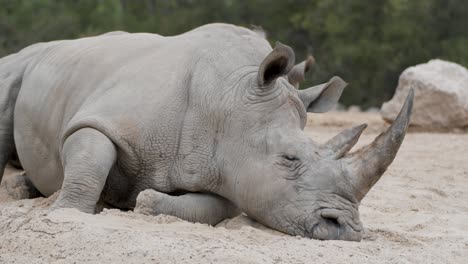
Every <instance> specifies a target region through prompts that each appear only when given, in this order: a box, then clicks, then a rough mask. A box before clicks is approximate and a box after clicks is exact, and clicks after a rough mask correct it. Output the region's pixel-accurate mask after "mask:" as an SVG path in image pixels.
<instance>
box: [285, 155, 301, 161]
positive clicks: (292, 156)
mask: <svg viewBox="0 0 468 264" xmlns="http://www.w3.org/2000/svg"><path fill="white" fill-rule="evenodd" d="M281 157H282V158H283V159H285V160H288V161H298V160H299V158H298V157H296V156H294V155H288V154H283V155H282V156H281Z"/></svg>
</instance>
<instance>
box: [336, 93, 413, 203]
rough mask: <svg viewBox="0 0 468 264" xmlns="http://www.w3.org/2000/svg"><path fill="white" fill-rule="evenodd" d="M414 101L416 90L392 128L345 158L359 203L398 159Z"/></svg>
mask: <svg viewBox="0 0 468 264" xmlns="http://www.w3.org/2000/svg"><path fill="white" fill-rule="evenodd" d="M413 99H414V91H413V90H412V89H411V90H410V92H409V93H408V96H407V98H406V101H405V104H404V105H403V107H402V109H401V111H400V113H399V114H398V116H397V118H396V119H395V121H394V122H393V124H392V125H391V126H390V128H389V129H388V130H387V131H385V132H384V133H382V134H380V135H379V136H378V137H377V138H376V139H375V140H374V142H372V143H371V144H369V145H367V146H365V147H362V148H361V149H359V150H358V151H357V152H354V153H352V154H350V155H347V156H345V157H344V158H343V159H342V161H343V162H344V166H343V167H344V168H345V169H347V170H348V175H349V178H350V182H351V184H352V185H353V187H354V191H355V195H356V198H357V199H358V200H359V201H361V200H362V198H364V196H365V195H366V194H367V192H368V191H369V190H370V188H372V186H374V184H375V183H376V182H377V181H378V180H379V179H380V177H381V176H382V174H383V173H384V172H385V170H386V169H387V167H388V166H389V165H390V164H391V163H392V161H393V159H394V158H395V155H396V154H397V152H398V149H399V148H400V145H401V143H402V142H403V139H404V138H405V134H406V129H407V128H408V124H409V121H410V117H411V111H412V109H413Z"/></svg>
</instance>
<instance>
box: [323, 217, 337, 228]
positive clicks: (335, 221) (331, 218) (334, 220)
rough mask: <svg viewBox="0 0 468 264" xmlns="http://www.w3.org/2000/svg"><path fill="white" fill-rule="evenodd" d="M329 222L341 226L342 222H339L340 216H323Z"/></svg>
mask: <svg viewBox="0 0 468 264" xmlns="http://www.w3.org/2000/svg"><path fill="white" fill-rule="evenodd" d="M322 218H323V219H324V220H325V221H326V222H327V223H328V224H332V225H337V226H339V225H340V223H339V222H338V218H333V217H322Z"/></svg>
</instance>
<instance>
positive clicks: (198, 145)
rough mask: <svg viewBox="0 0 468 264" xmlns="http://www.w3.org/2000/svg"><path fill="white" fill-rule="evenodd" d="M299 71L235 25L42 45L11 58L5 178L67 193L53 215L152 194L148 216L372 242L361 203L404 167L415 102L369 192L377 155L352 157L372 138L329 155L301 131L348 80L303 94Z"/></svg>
mask: <svg viewBox="0 0 468 264" xmlns="http://www.w3.org/2000/svg"><path fill="white" fill-rule="evenodd" d="M293 62H294V54H293V53H292V50H291V49H290V48H288V47H286V46H284V45H281V44H278V45H277V46H276V47H275V49H272V47H271V46H270V45H269V43H268V42H267V41H266V40H265V39H264V38H262V37H260V36H259V35H257V33H255V32H253V31H250V30H248V29H245V28H241V27H236V26H232V25H225V24H211V25H206V26H203V27H200V28H197V29H194V30H192V31H189V32H187V33H184V34H181V35H178V36H173V37H162V36H159V35H156V34H146V33H138V34H128V33H125V32H117V33H111V34H105V35H101V36H96V37H89V38H83V39H77V40H63V41H55V42H48V43H40V44H35V45H32V46H30V47H27V48H25V49H23V50H22V51H20V52H18V53H16V54H13V55H10V56H7V57H5V58H2V59H0V107H1V109H2V111H3V112H2V116H1V117H0V149H1V154H0V166H3V167H4V166H5V164H6V163H7V162H8V160H10V159H11V158H12V156H14V155H15V154H16V155H17V156H18V158H19V161H20V162H21V165H22V167H23V168H24V169H25V171H26V173H27V177H28V178H29V179H30V180H31V182H32V183H33V185H34V186H35V187H36V188H37V190H39V191H40V192H41V193H42V194H43V195H45V196H49V195H51V194H53V193H54V192H56V191H58V190H61V192H60V195H59V197H58V199H57V201H56V202H55V204H54V205H53V208H62V207H72V208H77V209H79V210H81V211H83V212H89V213H94V212H95V208H96V203H98V202H99V203H104V204H108V205H111V206H113V207H118V208H129V209H131V208H134V207H135V204H136V201H137V196H138V195H139V194H140V192H142V191H143V190H147V189H149V190H152V191H145V192H143V193H142V194H141V195H140V197H139V198H138V200H139V201H140V202H141V204H142V205H141V206H139V208H140V211H142V212H143V211H146V212H149V213H154V214H158V213H166V214H172V215H175V216H179V217H181V218H184V219H187V220H190V221H198V222H206V223H210V224H216V223H217V222H219V221H222V220H223V219H225V218H227V217H231V216H233V215H236V214H238V213H239V212H241V211H243V212H245V213H247V214H248V215H249V216H251V217H253V218H255V219H257V220H258V221H260V222H262V223H264V224H266V225H268V226H270V227H272V228H275V229H277V230H279V231H282V232H286V233H289V234H291V235H301V236H307V237H313V238H319V239H345V240H360V239H361V234H362V225H361V223H360V221H359V213H358V205H359V201H360V199H362V197H363V196H364V195H365V193H366V192H367V190H368V189H369V188H370V187H371V186H372V185H373V184H374V183H375V181H376V180H377V179H378V177H380V175H381V174H382V173H383V171H384V170H385V168H386V167H387V166H388V165H389V164H390V162H391V161H392V160H393V157H394V155H395V154H396V150H397V149H398V146H399V144H400V143H401V140H402V139H403V137H404V132H405V130H406V126H407V119H408V118H409V111H410V110H411V104H410V103H411V102H410V103H408V104H409V106H405V107H406V108H404V111H403V112H404V113H403V114H402V117H401V118H400V119H401V120H402V121H398V120H397V121H396V125H394V126H393V127H396V128H393V127H392V128H391V129H390V130H389V131H388V132H387V134H389V133H390V134H392V133H393V134H395V133H397V134H396V136H395V135H393V134H392V135H393V136H392V139H391V140H390V143H391V144H393V145H392V146H396V150H394V151H393V152H391V153H387V154H385V155H386V156H388V157H390V158H388V157H387V158H386V159H383V158H382V160H380V159H379V157H374V158H372V159H373V160H376V161H373V160H366V166H367V169H368V171H369V173H368V174H369V175H370V176H366V175H364V176H363V177H368V178H369V177H371V176H372V175H376V174H378V176H377V177H374V178H373V179H374V180H372V179H366V184H364V185H366V186H367V187H365V186H364V185H363V184H361V183H359V182H358V181H359V180H356V179H354V178H352V177H350V176H349V175H350V174H356V173H355V171H357V170H362V166H361V165H359V164H358V163H359V162H356V160H358V159H359V160H362V159H366V156H365V153H359V155H348V154H346V152H347V151H348V150H349V149H350V148H351V147H352V145H354V143H355V142H356V141H357V138H358V137H359V135H360V133H361V132H362V130H363V128H364V127H365V126H360V127H357V128H353V129H351V130H348V131H345V132H343V133H342V134H340V135H338V136H337V137H335V138H334V139H332V140H331V141H330V142H328V143H327V145H319V144H317V143H315V142H313V141H312V140H310V139H309V138H307V137H306V136H305V135H304V134H303V132H302V130H303V128H304V126H305V124H306V111H315V112H323V111H326V110H328V109H329V108H330V107H331V106H332V105H333V104H334V103H335V102H336V100H338V98H339V96H340V95H341V91H342V89H343V88H344V85H345V84H344V82H342V80H341V79H339V78H334V79H332V80H331V81H330V82H329V83H327V84H323V85H320V86H317V87H313V88H310V89H307V90H304V91H298V90H297V89H296V88H295V87H294V86H297V84H296V83H293V82H292V81H291V80H289V82H288V77H287V74H288V72H294V71H292V70H291V69H293ZM296 75H297V72H296ZM289 79H291V78H289ZM292 84H293V85H292ZM410 99H411V98H410ZM409 101H410V100H409ZM405 109H406V110H405ZM408 109H409V110H408ZM405 111H406V112H405ZM398 122H399V123H398ZM392 129H393V130H392ZM381 137H382V138H385V135H384V136H381ZM385 140H386V139H385ZM381 141H384V140H381ZM390 143H389V142H388V140H387V141H385V142H383V143H379V142H378V140H377V141H376V142H374V144H373V145H372V146H371V147H374V148H375V147H376V145H379V144H390ZM382 146H383V145H382ZM377 147H378V146H377ZM384 147H385V146H384ZM392 148H395V147H392ZM392 148H390V149H392ZM385 149H389V148H388V147H385ZM364 152H365V150H364ZM389 159H390V160H389ZM387 160H389V161H387ZM374 163H375V164H374ZM382 163H383V164H384V165H378V164H382ZM343 166H346V167H347V169H346V170H343ZM3 167H2V168H3ZM374 167H376V168H375V169H374ZM377 167H378V168H377ZM382 168H383V171H382ZM360 174H366V173H360ZM0 179H1V178H0ZM372 181H373V182H372ZM360 185H363V186H362V187H359V188H358V186H360ZM366 188H367V189H366ZM357 189H359V190H357ZM343 212H344V213H343Z"/></svg>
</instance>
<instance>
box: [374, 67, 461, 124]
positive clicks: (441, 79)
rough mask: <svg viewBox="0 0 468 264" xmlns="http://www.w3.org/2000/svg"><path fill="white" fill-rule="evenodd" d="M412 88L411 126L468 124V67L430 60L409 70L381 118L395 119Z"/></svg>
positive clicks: (401, 77)
mask: <svg viewBox="0 0 468 264" xmlns="http://www.w3.org/2000/svg"><path fill="white" fill-rule="evenodd" d="M410 89H414V92H415V98H414V107H413V116H412V117H411V123H410V125H413V126H416V127H420V128H423V129H428V130H445V129H460V128H461V129H463V128H467V127H468V70H467V69H466V68H464V67H463V66H461V65H458V64H456V63H452V62H448V61H443V60H439V59H436V60H431V61H429V62H428V63H425V64H420V65H416V66H413V67H410V68H408V69H406V70H405V71H404V72H403V73H402V74H401V75H400V80H399V83H398V87H397V89H396V92H395V95H394V96H393V98H392V99H391V100H390V101H388V102H386V103H384V104H383V106H382V109H381V114H382V117H383V118H384V119H385V120H387V121H389V122H392V121H393V120H394V119H395V118H396V116H397V114H398V112H399V111H400V108H401V106H402V105H403V102H404V100H405V98H406V95H407V94H408V92H409V90H410Z"/></svg>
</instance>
